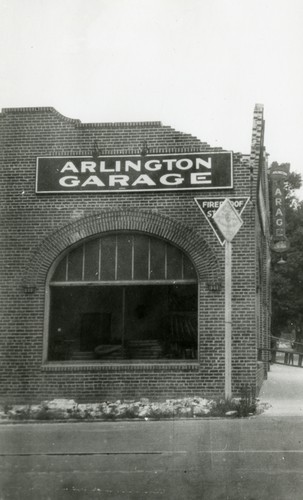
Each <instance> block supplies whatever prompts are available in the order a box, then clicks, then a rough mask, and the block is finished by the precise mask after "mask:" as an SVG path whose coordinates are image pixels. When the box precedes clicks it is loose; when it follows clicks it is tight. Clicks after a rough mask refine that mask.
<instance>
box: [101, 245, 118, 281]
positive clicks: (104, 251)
mask: <svg viewBox="0 0 303 500" xmlns="http://www.w3.org/2000/svg"><path fill="white" fill-rule="evenodd" d="M115 263H116V235H110V236H104V237H103V238H102V239H101V280H103V281H114V280H115Z"/></svg>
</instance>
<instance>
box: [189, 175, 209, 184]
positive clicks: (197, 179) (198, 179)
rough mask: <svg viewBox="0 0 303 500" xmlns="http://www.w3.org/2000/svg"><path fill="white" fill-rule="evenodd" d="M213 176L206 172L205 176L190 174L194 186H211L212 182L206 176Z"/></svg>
mask: <svg viewBox="0 0 303 500" xmlns="http://www.w3.org/2000/svg"><path fill="white" fill-rule="evenodd" d="M207 175H211V173H210V172H204V174H199V173H196V172H194V173H191V174H190V181H191V183H192V184H211V180H210V179H207V178H206V176H207Z"/></svg>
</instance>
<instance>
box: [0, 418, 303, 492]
mask: <svg viewBox="0 0 303 500" xmlns="http://www.w3.org/2000/svg"><path fill="white" fill-rule="evenodd" d="M302 498H303V419H302V418H300V417H284V418H278V417H272V418H270V417H268V418H262V417H254V418H251V419H240V420H238V419H232V420H219V419H218V420H214V419H209V420H175V421H159V422H156V421H147V422H145V421H144V422H141V421H140V422H136V421H130V422H126V421H124V422H101V423H100V422H96V423H72V424H67V423H64V424H56V423H50V424H43V423H40V424H4V425H1V426H0V499H1V500H8V499H13V500H18V499H20V500H21V499H22V500H61V499H64V500H65V499H77V500H78V499H81V500H82V499H83V500H94V499H102V500H103V499H104V500H107V499H115V500H119V499H123V500H125V499H136V500H143V499H147V500H151V499H153V500H157V499H165V500H181V499H182V500H191V499H199V500H204V499H205V500H263V499H266V500H269V499H270V500H271V499H274V500H282V499H283V500H302Z"/></svg>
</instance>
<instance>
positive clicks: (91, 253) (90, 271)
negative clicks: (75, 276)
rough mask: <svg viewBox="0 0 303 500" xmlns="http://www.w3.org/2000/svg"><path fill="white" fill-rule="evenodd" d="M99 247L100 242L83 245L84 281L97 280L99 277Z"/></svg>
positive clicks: (94, 241)
mask: <svg viewBox="0 0 303 500" xmlns="http://www.w3.org/2000/svg"><path fill="white" fill-rule="evenodd" d="M99 246H100V240H99V239H97V240H92V241H89V242H87V243H86V244H85V270H84V279H85V281H95V280H98V275H99Z"/></svg>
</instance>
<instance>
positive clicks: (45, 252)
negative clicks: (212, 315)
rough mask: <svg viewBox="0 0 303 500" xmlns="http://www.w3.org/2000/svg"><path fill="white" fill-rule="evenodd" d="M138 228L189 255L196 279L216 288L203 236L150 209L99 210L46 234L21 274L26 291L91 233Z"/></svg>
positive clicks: (213, 259) (42, 281)
mask: <svg viewBox="0 0 303 500" xmlns="http://www.w3.org/2000/svg"><path fill="white" fill-rule="evenodd" d="M127 230H129V231H140V232H143V233H147V234H152V235H155V236H158V237H160V238H164V239H166V240H168V241H171V242H172V243H173V244H175V245H176V246H178V247H180V248H181V249H182V250H183V251H184V252H185V253H187V254H188V256H189V257H190V259H191V260H192V262H193V264H194V265H195V267H196V271H197V274H198V277H199V280H201V281H205V282H206V283H207V284H208V286H209V288H210V289H218V288H219V287H220V285H221V275H220V272H219V265H218V261H217V258H216V256H215V254H214V253H213V251H212V250H211V248H210V247H209V245H208V243H207V242H206V241H205V240H204V239H203V237H202V235H200V234H199V233H197V232H195V231H193V230H192V229H190V228H188V227H187V226H185V225H184V224H181V223H179V222H176V221H174V220H172V219H170V218H169V217H166V216H163V215H159V214H156V213H153V212H144V211H140V213H138V211H134V210H116V211H110V212H100V213H97V214H93V215H90V216H88V217H84V218H82V219H79V220H77V221H75V222H73V223H71V224H68V225H66V226H64V227H62V228H61V229H59V230H58V231H56V232H54V233H52V234H51V235H50V236H49V237H47V238H46V239H45V240H44V241H43V242H42V244H41V245H40V246H39V247H38V249H37V251H36V252H35V254H34V255H33V257H32V259H31V262H30V263H29V266H28V268H27V270H26V273H25V275H24V277H23V283H22V284H23V287H24V289H25V291H28V292H31V291H34V290H35V289H36V288H37V287H39V286H44V285H45V280H46V277H47V273H48V271H49V269H50V267H51V265H52V264H53V262H54V261H55V259H56V258H57V257H58V256H59V255H60V254H61V252H63V251H64V250H66V249H67V248H68V247H70V246H71V245H73V244H75V243H77V242H80V241H81V240H83V239H85V238H88V237H90V236H93V235H97V234H100V233H105V232H110V231H127Z"/></svg>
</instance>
